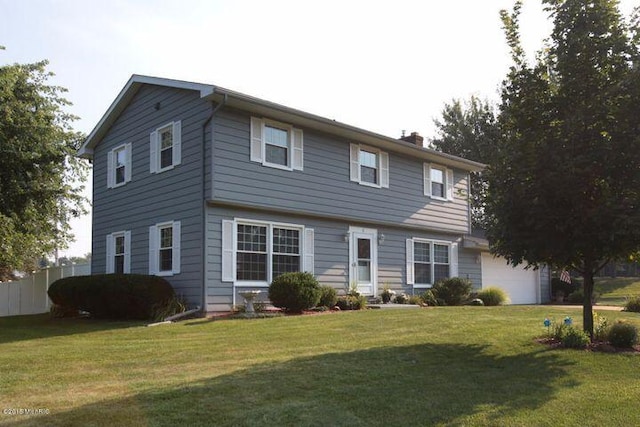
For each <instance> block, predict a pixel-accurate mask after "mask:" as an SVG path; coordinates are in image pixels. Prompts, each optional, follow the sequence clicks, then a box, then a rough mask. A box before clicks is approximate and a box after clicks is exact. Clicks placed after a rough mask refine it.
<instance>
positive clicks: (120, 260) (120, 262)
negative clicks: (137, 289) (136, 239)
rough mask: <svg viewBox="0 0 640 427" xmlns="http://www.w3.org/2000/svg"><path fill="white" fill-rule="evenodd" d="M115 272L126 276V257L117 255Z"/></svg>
mask: <svg viewBox="0 0 640 427" xmlns="http://www.w3.org/2000/svg"><path fill="white" fill-rule="evenodd" d="M113 268H114V270H113V272H114V273H116V274H124V255H116V256H115V257H114V260H113Z"/></svg>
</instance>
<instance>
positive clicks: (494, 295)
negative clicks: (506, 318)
mask: <svg viewBox="0 0 640 427" xmlns="http://www.w3.org/2000/svg"><path fill="white" fill-rule="evenodd" d="M478 298H479V299H481V300H482V302H483V303H484V305H502V304H504V303H506V302H507V300H508V299H509V295H507V293H506V292H505V291H504V290H503V289H501V288H498V287H495V286H490V287H488V288H484V289H482V290H481V291H479V292H478Z"/></svg>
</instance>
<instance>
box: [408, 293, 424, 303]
mask: <svg viewBox="0 0 640 427" xmlns="http://www.w3.org/2000/svg"><path fill="white" fill-rule="evenodd" d="M409 304H413V305H422V298H420V295H411V296H410V297H409Z"/></svg>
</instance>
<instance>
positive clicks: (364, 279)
mask: <svg viewBox="0 0 640 427" xmlns="http://www.w3.org/2000/svg"><path fill="white" fill-rule="evenodd" d="M350 235H351V250H350V261H351V262H350V264H351V268H350V274H349V276H350V277H349V282H350V284H351V286H354V285H355V286H357V289H358V292H360V293H361V294H362V295H375V294H376V277H377V272H378V248H377V239H376V236H377V232H376V230H368V229H359V230H358V231H354V230H352V231H351V233H350Z"/></svg>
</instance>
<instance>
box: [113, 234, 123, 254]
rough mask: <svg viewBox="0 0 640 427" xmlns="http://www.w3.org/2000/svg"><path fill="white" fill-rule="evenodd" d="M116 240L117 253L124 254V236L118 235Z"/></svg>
mask: <svg viewBox="0 0 640 427" xmlns="http://www.w3.org/2000/svg"><path fill="white" fill-rule="evenodd" d="M115 240H116V241H115V254H116V255H122V254H124V236H117V237H116V239H115Z"/></svg>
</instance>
